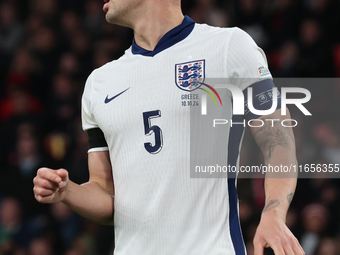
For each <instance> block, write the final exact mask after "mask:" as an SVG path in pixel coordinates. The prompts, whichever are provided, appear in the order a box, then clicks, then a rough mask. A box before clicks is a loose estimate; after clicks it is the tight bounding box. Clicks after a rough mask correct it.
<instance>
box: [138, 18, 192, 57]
mask: <svg viewBox="0 0 340 255" xmlns="http://www.w3.org/2000/svg"><path fill="white" fill-rule="evenodd" d="M194 26H195V21H193V20H192V19H191V18H189V17H188V16H185V17H184V20H183V22H182V24H181V25H179V26H177V27H175V28H173V29H171V30H170V31H169V32H167V33H166V34H165V35H164V36H163V37H162V38H161V39H160V40H159V42H158V43H157V45H156V47H155V49H154V50H153V51H149V50H146V49H143V48H142V47H140V46H138V45H137V44H136V42H135V38H133V42H132V54H134V55H137V54H139V55H143V56H147V57H153V56H155V55H156V54H158V53H160V52H161V51H163V50H165V49H167V48H169V47H171V46H173V45H175V44H176V43H178V42H180V41H182V40H184V39H185V38H186V37H187V36H188V35H189V34H190V33H191V31H192V30H193V29H194Z"/></svg>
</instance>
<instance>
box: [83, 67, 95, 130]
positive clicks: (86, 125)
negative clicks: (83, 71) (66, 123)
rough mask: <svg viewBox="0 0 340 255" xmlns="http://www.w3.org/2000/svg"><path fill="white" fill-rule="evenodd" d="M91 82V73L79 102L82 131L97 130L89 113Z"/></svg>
mask: <svg viewBox="0 0 340 255" xmlns="http://www.w3.org/2000/svg"><path fill="white" fill-rule="evenodd" d="M92 81H93V73H91V75H90V76H89V77H88V78H87V81H86V84H85V88H84V93H83V96H82V100H81V120H82V126H83V130H84V131H87V130H89V129H93V128H98V125H97V123H96V121H95V119H94V116H93V115H92V112H91V101H92V89H93V88H92V86H93V84H92Z"/></svg>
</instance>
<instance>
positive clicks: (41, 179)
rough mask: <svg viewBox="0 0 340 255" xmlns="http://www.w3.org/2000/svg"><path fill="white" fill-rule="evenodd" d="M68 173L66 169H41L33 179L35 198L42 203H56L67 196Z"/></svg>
mask: <svg viewBox="0 0 340 255" xmlns="http://www.w3.org/2000/svg"><path fill="white" fill-rule="evenodd" d="M68 182H69V179H68V172H67V171H66V170H65V169H59V170H53V169H50V168H45V167H43V168H40V169H39V170H38V172H37V176H36V177H35V178H34V179H33V183H34V188H33V191H34V196H35V199H36V200H37V201H38V202H40V203H56V202H60V201H62V200H63V199H64V198H65V196H66V191H67V185H68Z"/></svg>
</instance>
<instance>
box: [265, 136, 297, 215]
mask: <svg viewBox="0 0 340 255" xmlns="http://www.w3.org/2000/svg"><path fill="white" fill-rule="evenodd" d="M287 132H288V131H287ZM287 137H288V134H287ZM264 153H267V154H265V155H267V160H266V163H267V165H270V166H279V167H280V168H278V169H279V171H278V172H274V173H271V172H268V173H267V174H266V180H265V193H266V204H265V207H264V208H263V213H266V212H272V213H275V214H277V215H278V216H279V217H280V218H281V219H283V220H284V221H285V219H286V214H287V211H288V208H289V205H290V203H291V201H292V199H293V196H294V192H295V188H296V183H297V179H296V177H297V173H295V172H294V169H295V168H294V167H291V166H294V165H296V164H297V161H296V157H295V144H294V140H293V139H289V138H287V141H286V142H285V146H277V147H276V148H275V149H274V150H273V151H272V152H269V151H267V152H266V151H265V152H264ZM269 153H271V156H270V157H269V156H268V155H269ZM281 166H283V167H286V168H285V169H284V168H281ZM289 169H290V170H291V171H289ZM287 170H288V171H287ZM285 171H287V172H285Z"/></svg>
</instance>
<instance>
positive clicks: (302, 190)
mask: <svg viewBox="0 0 340 255" xmlns="http://www.w3.org/2000/svg"><path fill="white" fill-rule="evenodd" d="M182 2H183V3H182V5H183V10H184V13H185V14H187V15H189V16H190V17H191V18H193V19H194V20H195V21H196V22H198V23H208V24H210V25H214V26H222V27H225V26H238V27H241V28H242V29H244V30H246V31H247V32H248V33H249V34H250V35H251V36H252V37H253V38H254V40H255V41H256V42H257V43H258V45H259V46H260V47H262V48H263V49H264V50H265V52H266V54H267V58H268V62H269V67H270V69H271V72H272V74H273V76H274V77H339V76H340V15H339V13H340V1H338V0H182ZM102 5H103V2H102V1H100V0H2V1H0V84H1V86H0V124H1V126H0V255H5V254H6V255H12V254H13V255H59V254H60V255H61V254H65V255H98V254H103V255H107V254H110V252H111V251H112V248H113V244H112V240H113V233H112V230H113V229H112V227H103V226H98V225H96V224H94V223H91V222H89V221H87V220H85V219H83V218H81V217H79V216H77V215H75V214H74V213H73V212H71V211H70V210H69V209H68V208H67V207H66V206H65V205H63V204H62V203H58V204H54V205H41V204H39V203H37V202H36V201H35V200H34V197H33V191H32V188H33V184H32V179H33V177H34V176H35V173H36V170H37V169H38V168H39V167H42V166H48V167H51V168H61V167H63V168H66V169H67V170H69V172H70V178H71V179H72V180H73V181H75V182H77V183H82V182H85V181H87V179H88V172H87V171H88V170H87V135H86V133H85V132H83V131H82V129H81V121H80V99H81V95H82V90H83V87H84V84H85V81H86V78H87V76H88V75H89V74H90V72H91V71H92V70H93V69H94V68H98V67H100V66H101V65H103V64H105V63H107V62H109V61H111V60H113V59H117V58H119V57H120V56H121V55H122V54H123V53H124V51H125V49H127V48H128V47H129V46H130V45H131V42H132V38H133V34H132V31H131V30H129V29H126V28H122V27H118V26H113V25H109V24H107V23H106V22H105V19H104V13H103V11H102ZM202 36H203V35H202ZM216 43H223V42H216ZM131 72H133V70H131ZM311 91H312V97H313V104H312V105H311V109H310V111H311V112H312V113H313V117H312V118H307V117H305V118H302V117H301V116H299V114H298V113H297V112H294V109H292V115H293V117H295V118H297V119H299V125H298V127H296V128H295V129H294V132H295V136H296V143H297V155H298V161H299V163H340V121H339V120H340V107H339V100H340V84H337V83H336V82H335V83H334V85H331V86H327V87H326V86H322V84H320V85H319V86H318V87H314V88H311ZM254 148H256V145H255V144H254V141H253V140H252V138H251V137H250V135H249V133H248V134H246V136H245V141H244V143H243V150H242V163H243V164H245V165H256V164H260V162H261V161H260V160H261V157H262V156H261V154H260V152H259V150H256V149H254ZM263 182H264V181H263V179H241V180H239V187H238V188H239V197H240V200H241V202H240V217H241V225H242V229H243V234H244V238H245V242H246V246H247V250H248V254H249V255H252V254H253V248H252V237H253V235H254V233H255V230H256V226H257V224H258V221H259V219H260V215H261V209H262V208H263V205H264V191H263ZM339 192H340V182H339V180H338V179H326V178H325V179H301V180H299V183H298V187H297V191H296V195H295V198H294V200H293V202H292V206H291V208H290V210H289V212H288V215H287V224H288V226H289V227H290V229H291V230H292V231H293V233H294V234H295V235H296V236H297V237H298V239H299V240H300V242H301V243H302V246H303V248H304V249H305V251H306V254H307V255H339V254H340V245H339V243H340V195H339Z"/></svg>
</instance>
